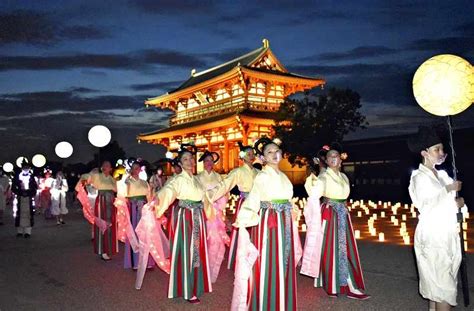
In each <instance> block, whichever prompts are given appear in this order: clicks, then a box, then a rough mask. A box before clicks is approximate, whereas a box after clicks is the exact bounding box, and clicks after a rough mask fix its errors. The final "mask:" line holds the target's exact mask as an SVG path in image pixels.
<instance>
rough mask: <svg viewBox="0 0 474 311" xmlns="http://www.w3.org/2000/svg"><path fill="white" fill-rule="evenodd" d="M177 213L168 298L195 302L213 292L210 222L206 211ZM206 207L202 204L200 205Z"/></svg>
mask: <svg viewBox="0 0 474 311" xmlns="http://www.w3.org/2000/svg"><path fill="white" fill-rule="evenodd" d="M183 203H185V202H183V201H181V200H180V203H179V205H180V206H179V208H178V209H177V210H176V223H175V224H176V227H175V231H174V234H173V239H172V240H170V247H171V273H170V281H169V287H168V298H176V297H183V298H184V299H191V298H192V297H193V296H196V297H199V296H201V295H202V294H203V293H207V292H212V285H211V277H210V273H209V263H208V255H207V243H206V241H207V235H206V222H205V218H204V212H203V210H202V208H186V207H182V204H183ZM200 204H201V206H202V203H200Z"/></svg>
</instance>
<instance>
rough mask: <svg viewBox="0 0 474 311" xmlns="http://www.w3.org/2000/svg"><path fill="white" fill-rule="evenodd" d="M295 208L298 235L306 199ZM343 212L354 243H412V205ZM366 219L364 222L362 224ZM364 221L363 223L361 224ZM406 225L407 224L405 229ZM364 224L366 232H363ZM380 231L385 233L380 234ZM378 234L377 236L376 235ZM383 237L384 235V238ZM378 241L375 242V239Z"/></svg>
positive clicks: (360, 206) (353, 203)
mask: <svg viewBox="0 0 474 311" xmlns="http://www.w3.org/2000/svg"><path fill="white" fill-rule="evenodd" d="M238 198H239V197H238V196H236V195H232V196H231V197H230V199H229V202H228V204H227V208H226V212H227V213H228V214H229V213H230V214H231V215H233V214H235V209H236V202H237V200H238ZM292 201H293V203H294V205H295V207H296V222H297V224H298V229H299V231H300V232H306V224H305V223H304V219H303V210H304V208H305V206H306V204H307V200H306V198H302V199H300V198H298V197H295V198H293V200H292ZM347 208H348V210H349V212H350V213H351V218H352V222H353V226H354V236H355V238H356V239H364V238H367V239H369V240H370V239H372V240H378V241H380V242H386V241H387V238H388V240H389V241H391V242H396V241H397V240H398V241H399V243H401V244H405V245H410V244H411V243H412V238H413V233H414V228H415V226H416V220H417V218H418V214H417V211H416V208H415V206H414V205H413V204H411V205H409V204H403V205H402V204H401V203H399V202H398V203H395V204H393V205H392V202H382V201H378V202H373V201H371V200H368V201H365V200H352V199H351V200H349V201H348V202H347ZM469 217H470V215H469V213H466V214H464V215H463V223H462V230H463V237H464V248H465V249H466V250H468V234H467V233H468V221H470V218H469ZM366 219H367V220H366ZM365 220H366V221H365ZM407 223H408V224H409V225H408V226H407ZM366 224H367V230H363V229H364V228H365V225H366ZM382 230H387V231H386V232H383V231H382ZM377 233H378V234H377ZM386 234H387V235H386ZM377 237H378V239H377Z"/></svg>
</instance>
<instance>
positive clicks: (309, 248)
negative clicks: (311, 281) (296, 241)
mask: <svg viewBox="0 0 474 311" xmlns="http://www.w3.org/2000/svg"><path fill="white" fill-rule="evenodd" d="M303 214H304V217H305V222H306V227H307V231H306V241H305V245H304V252H303V263H302V265H301V271H300V273H301V274H304V275H307V276H310V277H313V278H316V277H319V270H320V263H321V247H322V244H323V231H322V228H321V205H320V203H319V198H317V197H316V196H314V195H311V194H310V196H309V197H308V204H307V205H306V207H305V209H304V212H303Z"/></svg>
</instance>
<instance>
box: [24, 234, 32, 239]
mask: <svg viewBox="0 0 474 311" xmlns="http://www.w3.org/2000/svg"><path fill="white" fill-rule="evenodd" d="M23 237H24V238H25V239H29V238H30V237H31V234H28V233H25V235H24V236H23Z"/></svg>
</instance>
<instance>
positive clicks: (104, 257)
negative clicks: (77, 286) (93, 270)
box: [100, 254, 112, 261]
mask: <svg viewBox="0 0 474 311" xmlns="http://www.w3.org/2000/svg"><path fill="white" fill-rule="evenodd" d="M100 259H102V260H103V261H110V260H112V258H110V257H109V255H107V254H102V255H101V256H100Z"/></svg>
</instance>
